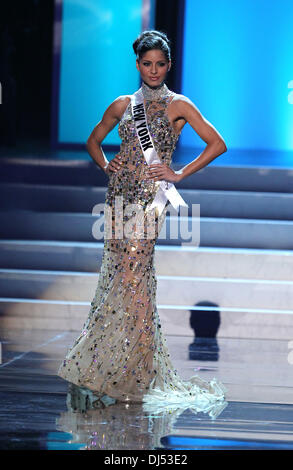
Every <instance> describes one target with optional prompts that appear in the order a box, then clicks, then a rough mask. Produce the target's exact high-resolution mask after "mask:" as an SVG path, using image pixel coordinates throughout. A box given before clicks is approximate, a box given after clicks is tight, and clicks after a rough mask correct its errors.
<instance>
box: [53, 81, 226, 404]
mask: <svg viewBox="0 0 293 470" xmlns="http://www.w3.org/2000/svg"><path fill="white" fill-rule="evenodd" d="M141 89H142V92H143V97H144V104H145V110H146V116H147V122H148V126H149V130H150V133H151V136H152V138H153V142H154V145H155V148H156V151H157V154H158V157H159V158H160V160H161V162H162V163H166V164H167V165H168V166H170V164H171V161H172V154H173V151H174V149H175V146H176V143H177V140H178V137H179V135H178V134H177V133H176V132H175V131H174V129H173V127H172V126H171V123H170V121H169V119H168V115H167V109H168V106H169V104H170V102H171V101H172V99H173V98H174V96H175V93H174V92H172V91H170V90H169V89H168V87H167V86H166V84H165V83H163V84H162V86H161V87H159V88H156V89H153V88H150V87H149V86H148V85H146V84H145V83H144V82H143V83H142V87H141ZM118 131H119V136H120V138H121V140H122V142H121V146H120V151H119V154H120V155H121V161H122V165H121V167H120V169H119V170H118V171H117V172H111V174H110V176H109V182H108V189H107V192H106V199H105V226H104V234H106V233H108V234H110V235H108V236H107V237H106V236H104V251H103V257H102V264H101V269H100V273H99V278H98V283H97V287H96V291H95V294H94V297H93V300H92V302H91V307H90V311H89V314H88V318H87V319H86V321H85V323H84V325H83V328H82V331H81V332H80V334H79V336H78V337H77V339H76V340H75V342H74V344H73V345H72V346H71V348H70V349H69V351H68V353H67V355H66V357H65V359H64V361H63V362H62V363H61V365H60V367H59V370H58V375H59V376H60V377H62V378H63V379H65V380H67V381H68V382H70V395H69V401H70V406H71V407H72V408H79V409H80V408H94V407H97V408H98V407H101V406H102V407H103V406H107V405H109V404H114V403H115V402H117V401H118V402H135V403H143V404H144V405H146V404H148V405H149V406H151V407H156V404H157V405H158V406H159V407H160V408H161V407H162V406H164V403H165V404H166V405H167V404H169V405H170V404H175V405H176V404H178V405H179V406H181V407H182V406H184V405H185V406H188V405H190V406H191V407H193V408H194V409H197V410H201V411H204V412H212V413H213V412H214V411H212V410H215V409H217V408H218V407H220V408H221V407H222V404H223V401H224V394H225V388H224V386H223V385H222V384H221V383H220V382H218V381H217V380H216V379H213V380H212V381H210V382H207V381H205V380H203V379H201V378H200V377H199V376H197V375H195V376H193V377H191V378H190V379H189V380H188V381H184V380H182V379H181V378H180V376H179V375H178V373H177V371H176V370H175V369H174V366H173V365H172V362H171V359H170V355H169V351H168V347H167V344H166V339H165V337H164V333H163V332H162V328H161V323H160V318H159V315H158V311H157V305H156V290H157V278H156V272H155V266H154V250H155V243H156V240H157V238H158V236H159V234H160V230H161V228H162V224H163V222H164V219H165V216H166V210H167V206H165V208H164V210H163V212H162V213H161V215H159V213H158V212H157V210H156V209H151V211H150V210H149V206H150V204H151V202H152V201H153V200H154V197H155V194H156V191H157V189H158V185H159V184H160V182H159V181H154V180H150V179H146V169H147V163H146V161H145V158H144V155H143V153H142V150H141V148H140V144H139V141H138V137H137V134H136V129H135V124H134V120H133V117H132V113H131V102H129V104H128V106H127V108H126V110H125V112H124V114H123V116H122V118H121V120H120V123H119V126H118ZM115 204H116V206H117V204H118V206H117V207H118V208H119V210H116V212H115ZM130 204H136V205H138V207H139V208H140V209H141V211H140V214H142V220H141V221H142V222H143V236H142V232H140V233H138V232H137V231H136V230H137V225H135V226H134V230H133V231H132V232H131V236H129V235H128V236H127V237H126V236H125V235H123V230H125V229H126V228H127V227H129V224H130V222H131V217H130V216H131V211H130V212H127V210H126V209H127V207H130V206H129V205H130ZM106 208H107V210H106ZM108 209H109V211H108ZM153 211H155V212H153ZM150 212H151V213H152V215H153V218H151V217H149V214H150ZM106 213H107V214H110V216H109V217H108V216H107V217H106ZM118 218H119V221H120V222H121V223H120V226H119V224H118V223H117V222H118ZM150 224H152V227H151V229H152V230H151V231H150V230H149V229H150ZM138 225H139V224H138ZM117 226H118V227H120V229H121V227H122V228H123V230H122V235H121V231H120V232H119V229H118V236H117ZM115 230H116V231H115ZM119 233H120V235H119ZM150 233H151V234H153V236H152V237H150V236H149V234H150Z"/></svg>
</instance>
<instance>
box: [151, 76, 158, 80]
mask: <svg viewBox="0 0 293 470" xmlns="http://www.w3.org/2000/svg"><path fill="white" fill-rule="evenodd" d="M150 79H151V80H158V79H159V77H150Z"/></svg>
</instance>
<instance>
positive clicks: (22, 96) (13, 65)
mask: <svg viewBox="0 0 293 470" xmlns="http://www.w3.org/2000/svg"><path fill="white" fill-rule="evenodd" d="M183 12H184V1H183V0H159V1H157V2H156V10H155V17H156V21H155V29H159V30H161V31H164V32H165V33H166V34H167V35H168V37H169V38H170V40H171V53H172V58H173V67H172V68H171V70H170V72H169V75H168V82H167V84H168V86H169V88H171V89H174V91H176V92H177V93H178V92H180V91H181V89H180V87H181V84H180V76H179V75H176V74H177V73H178V71H180V69H181V63H180V60H181V56H182V54H181V51H180V44H181V41H180V38H181V34H182V24H183ZM53 31H54V0H46V1H44V0H25V1H23V0H22V1H20V0H16V1H13V2H6V3H5V4H4V5H1V19H0V35H1V41H0V44H1V45H0V58H1V59H0V64H1V65H0V81H1V84H2V105H1V106H0V145H1V147H2V148H3V146H4V147H10V148H13V147H16V146H17V145H22V144H24V143H26V142H27V143H29V145H30V144H31V143H32V142H41V143H42V144H43V145H44V144H45V145H47V146H48V147H49V146H50V136H51V124H50V123H51V94H52V73H53V71H52V64H53Z"/></svg>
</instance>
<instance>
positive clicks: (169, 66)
mask: <svg viewBox="0 0 293 470" xmlns="http://www.w3.org/2000/svg"><path fill="white" fill-rule="evenodd" d="M171 65H172V63H171V60H169V65H168V72H169V70H170V68H171Z"/></svg>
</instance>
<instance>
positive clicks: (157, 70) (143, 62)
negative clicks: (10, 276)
mask: <svg viewBox="0 0 293 470" xmlns="http://www.w3.org/2000/svg"><path fill="white" fill-rule="evenodd" d="M170 67H171V61H168V60H167V59H166V57H165V54H164V53H163V52H162V51H161V50H160V49H152V50H151V51H147V52H145V53H144V55H143V56H142V58H141V59H140V60H137V61H136V68H137V70H139V72H140V76H141V79H142V80H143V81H144V82H145V83H146V84H147V85H149V86H152V87H156V86H159V85H160V84H161V83H162V82H163V81H164V80H165V77H166V75H167V72H168V70H170Z"/></svg>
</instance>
